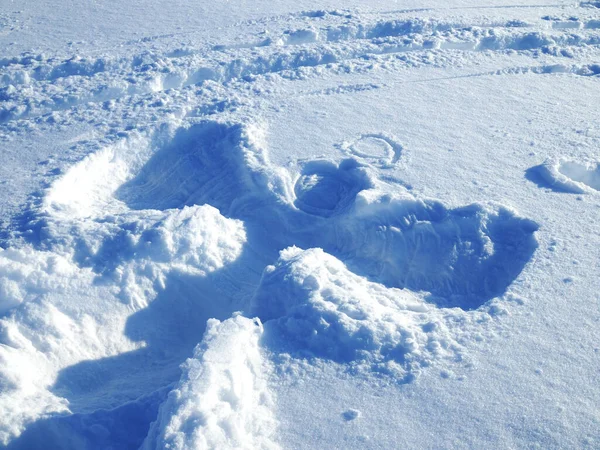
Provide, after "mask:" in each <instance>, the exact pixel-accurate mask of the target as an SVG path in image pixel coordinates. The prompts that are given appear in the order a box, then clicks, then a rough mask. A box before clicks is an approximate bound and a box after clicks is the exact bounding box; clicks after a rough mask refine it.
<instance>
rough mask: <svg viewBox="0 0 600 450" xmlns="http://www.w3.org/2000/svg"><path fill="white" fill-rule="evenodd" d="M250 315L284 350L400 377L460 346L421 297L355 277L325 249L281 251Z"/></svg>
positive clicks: (271, 267)
mask: <svg viewBox="0 0 600 450" xmlns="http://www.w3.org/2000/svg"><path fill="white" fill-rule="evenodd" d="M252 313H253V314H256V315H258V316H260V317H262V318H263V320H264V321H265V328H266V330H267V332H268V333H269V337H270V338H271V340H273V339H276V340H279V341H280V342H279V343H278V344H276V345H278V346H280V348H282V349H283V350H285V351H288V352H291V353H293V354H295V355H303V356H308V355H311V356H316V357H319V358H326V359H331V360H334V361H336V362H339V363H346V364H350V365H351V367H352V369H353V370H355V371H363V372H364V371H375V372H379V373H383V374H389V375H393V376H394V377H395V378H396V379H398V380H406V379H408V378H409V377H411V376H414V375H415V372H416V371H417V370H418V369H419V368H420V367H422V366H424V365H428V364H429V363H430V362H431V361H432V360H433V359H439V358H442V357H448V356H451V355H453V354H454V351H455V350H457V349H458V345H457V344H456V343H455V342H454V341H453V339H452V338H451V337H450V335H449V333H448V331H447V329H446V328H445V326H444V324H443V321H442V320H440V318H439V317H440V316H439V313H438V311H437V309H436V308H435V307H434V306H432V305H429V304H427V303H426V302H425V301H424V299H423V297H422V296H420V295H417V294H415V293H413V292H411V291H408V290H400V289H393V288H392V289H387V288H385V287H384V286H382V285H380V284H378V283H373V282H370V281H368V280H366V279H365V278H363V277H360V276H357V275H355V274H353V273H352V272H350V271H349V270H348V269H347V268H346V267H345V266H344V264H343V263H342V262H341V261H339V260H338V259H336V258H334V257H333V256H331V255H328V254H327V253H325V252H323V250H321V249H310V250H306V251H303V250H301V249H298V248H297V247H292V248H288V249H286V250H284V251H282V252H281V257H280V259H279V260H278V261H277V263H276V264H275V266H270V267H268V268H267V269H266V270H265V273H264V275H263V279H262V281H261V285H260V287H259V288H258V291H257V294H256V296H255V298H254V300H253V309H252ZM456 314H458V315H460V314H461V312H460V311H459V310H457V311H456Z"/></svg>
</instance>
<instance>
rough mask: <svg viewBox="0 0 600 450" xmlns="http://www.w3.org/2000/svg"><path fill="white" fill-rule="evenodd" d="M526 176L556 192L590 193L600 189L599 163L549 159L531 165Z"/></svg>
mask: <svg viewBox="0 0 600 450" xmlns="http://www.w3.org/2000/svg"><path fill="white" fill-rule="evenodd" d="M526 177H527V178H528V179H529V180H530V181H533V182H534V183H536V184H537V185H538V186H540V187H547V188H550V189H552V190H553V191H556V192H567V193H571V194H586V193H588V194H591V193H596V192H598V191H600V163H598V162H587V163H579V162H575V161H569V160H562V159H549V160H547V161H545V162H544V163H543V164H540V165H539V166H535V167H531V168H530V169H528V170H527V172H526Z"/></svg>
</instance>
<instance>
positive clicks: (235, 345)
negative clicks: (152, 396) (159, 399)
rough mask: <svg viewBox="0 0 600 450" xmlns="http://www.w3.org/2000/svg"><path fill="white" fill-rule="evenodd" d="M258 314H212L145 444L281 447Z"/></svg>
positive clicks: (151, 446) (157, 446)
mask: <svg viewBox="0 0 600 450" xmlns="http://www.w3.org/2000/svg"><path fill="white" fill-rule="evenodd" d="M262 333H263V327H262V324H261V322H260V321H259V320H258V319H248V318H245V317H242V316H239V315H238V316H234V317H232V318H231V319H228V320H225V321H223V322H220V321H218V320H216V319H210V320H209V321H208V324H207V329H206V332H205V334H204V338H203V340H202V342H201V343H200V344H199V345H198V346H197V347H196V350H195V354H194V357H193V358H190V359H188V360H187V361H186V363H185V364H184V365H183V374H182V377H181V380H180V382H179V384H178V386H177V387H176V388H175V389H174V390H173V391H171V392H170V393H169V396H168V398H167V400H166V401H165V403H164V404H163V405H162V406H161V407H160V410H159V413H158V419H157V420H156V422H154V423H153V424H152V426H151V427H150V431H149V434H148V437H147V438H146V440H145V442H144V444H143V445H142V449H146V450H149V449H164V448H169V449H191V448H193V449H233V448H236V449H277V448H279V446H278V445H277V444H275V443H274V442H273V440H272V437H273V434H274V431H275V428H276V421H275V419H274V416H273V413H272V409H273V408H272V404H273V401H272V398H271V395H270V393H269V392H268V390H267V383H266V377H265V364H264V362H263V359H262V356H261V352H260V346H259V340H260V337H261V335H262Z"/></svg>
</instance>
